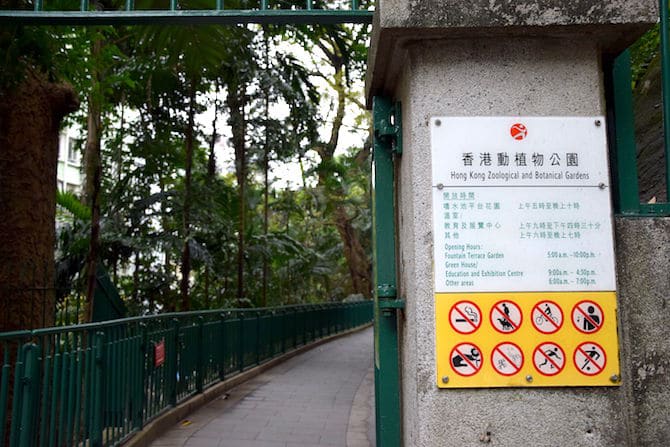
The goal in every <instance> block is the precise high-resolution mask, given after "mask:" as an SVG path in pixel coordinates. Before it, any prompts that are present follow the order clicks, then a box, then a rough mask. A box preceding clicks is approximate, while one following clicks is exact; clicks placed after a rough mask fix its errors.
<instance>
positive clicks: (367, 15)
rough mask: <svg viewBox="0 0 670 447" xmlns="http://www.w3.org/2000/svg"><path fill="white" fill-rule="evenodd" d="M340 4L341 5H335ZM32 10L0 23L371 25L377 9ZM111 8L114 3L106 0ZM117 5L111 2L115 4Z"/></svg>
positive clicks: (252, 4)
mask: <svg viewBox="0 0 670 447" xmlns="http://www.w3.org/2000/svg"><path fill="white" fill-rule="evenodd" d="M332 3H335V5H337V4H339V6H330V5H329V4H332ZM26 4H27V5H30V4H32V5H33V8H32V9H26V10H0V23H26V24H44V25H95V24H98V25H100V24H112V25H118V24H127V25H130V24H152V25H159V24H163V25H167V24H169V25H175V24H207V23H211V24H214V23H216V24H241V23H261V24H288V23H293V24H336V23H371V22H372V13H373V12H372V11H371V10H368V9H361V5H360V2H359V0H350V1H346V2H345V1H342V2H339V3H338V2H323V1H318V0H305V1H284V0H256V1H244V0H242V1H240V0H237V1H232V0H229V1H225V0H182V1H177V0H170V1H169V2H165V1H164V2H155V1H150V0H149V1H142V0H125V1H123V2H122V1H119V2H116V3H112V5H118V6H117V9H105V10H99V9H98V8H100V7H102V3H100V4H97V3H96V2H92V1H90V0H79V2H72V3H71V4H70V5H77V6H76V8H74V9H70V10H67V9H59V8H63V5H64V3H63V2H55V1H49V0H33V1H32V2H26ZM105 5H106V6H105V7H106V8H110V4H109V3H107V2H106V3H105ZM113 7H114V6H111V8H113Z"/></svg>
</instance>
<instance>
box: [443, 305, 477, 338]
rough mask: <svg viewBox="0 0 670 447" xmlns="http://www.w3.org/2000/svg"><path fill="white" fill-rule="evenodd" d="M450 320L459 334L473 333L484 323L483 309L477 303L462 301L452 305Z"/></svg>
mask: <svg viewBox="0 0 670 447" xmlns="http://www.w3.org/2000/svg"><path fill="white" fill-rule="evenodd" d="M449 322H450V323H451V327H452V328H453V329H454V330H455V331H456V332H458V333H459V334H471V333H473V332H474V331H476V330H477V329H479V326H481V324H482V311H481V310H479V307H477V305H476V304H475V303H472V302H470V301H460V302H458V303H456V304H454V305H453V306H452V307H451V310H450V311H449Z"/></svg>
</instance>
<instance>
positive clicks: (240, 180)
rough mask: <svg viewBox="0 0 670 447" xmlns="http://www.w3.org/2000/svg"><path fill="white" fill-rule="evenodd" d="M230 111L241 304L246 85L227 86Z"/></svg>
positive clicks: (242, 291) (244, 207) (242, 283)
mask: <svg viewBox="0 0 670 447" xmlns="http://www.w3.org/2000/svg"><path fill="white" fill-rule="evenodd" d="M227 102H228V107H229V109H230V127H231V130H232V133H233V138H232V142H233V149H234V150H235V175H236V177H237V185H238V194H239V219H238V228H237V231H238V235H237V299H238V302H240V303H241V302H242V300H243V299H244V298H245V290H244V246H245V231H246V219H245V216H246V179H247V152H246V144H245V134H246V127H247V125H246V117H245V113H244V108H245V105H246V84H244V83H241V84H240V83H237V82H232V83H231V84H230V85H229V86H228V96H227Z"/></svg>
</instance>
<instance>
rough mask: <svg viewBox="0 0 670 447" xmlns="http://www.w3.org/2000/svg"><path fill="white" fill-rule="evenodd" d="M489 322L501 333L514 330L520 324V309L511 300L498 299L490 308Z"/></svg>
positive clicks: (509, 332)
mask: <svg viewBox="0 0 670 447" xmlns="http://www.w3.org/2000/svg"><path fill="white" fill-rule="evenodd" d="M490 317H491V324H492V325H493V327H494V328H495V330H496V331H498V332H500V333H502V334H511V333H512V332H516V331H517V330H518V329H519V327H520V326H521V320H522V319H523V316H522V314H521V309H520V308H519V306H517V305H516V303H513V302H511V301H498V302H497V303H495V304H494V305H493V308H491V316H490Z"/></svg>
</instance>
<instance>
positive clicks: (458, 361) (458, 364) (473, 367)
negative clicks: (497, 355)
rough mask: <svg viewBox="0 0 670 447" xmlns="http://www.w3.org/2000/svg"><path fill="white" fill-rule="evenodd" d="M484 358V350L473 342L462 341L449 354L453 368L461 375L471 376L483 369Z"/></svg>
mask: <svg viewBox="0 0 670 447" xmlns="http://www.w3.org/2000/svg"><path fill="white" fill-rule="evenodd" d="M483 363H484V358H483V356H482V351H481V350H480V349H479V348H478V347H477V346H476V345H473V344H472V343H461V344H458V345H456V346H455V347H454V349H452V350H451V354H449V364H450V365H451V369H453V370H454V372H455V373H456V374H458V375H460V376H464V377H469V376H473V375H475V374H477V373H478V372H479V370H480V369H482V364H483Z"/></svg>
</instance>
